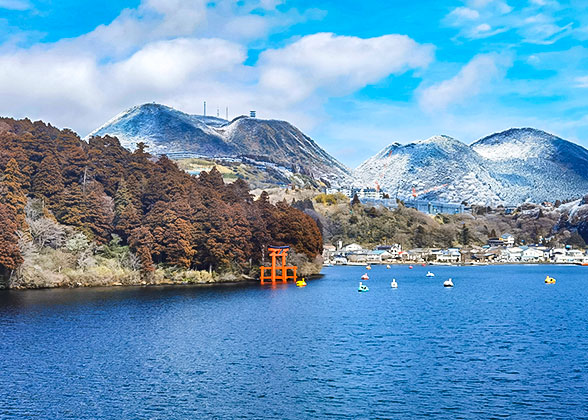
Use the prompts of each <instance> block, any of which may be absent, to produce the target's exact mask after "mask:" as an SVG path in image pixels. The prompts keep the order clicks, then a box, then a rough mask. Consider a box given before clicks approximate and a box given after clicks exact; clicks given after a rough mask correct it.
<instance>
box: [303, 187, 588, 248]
mask: <svg viewBox="0 0 588 420" xmlns="http://www.w3.org/2000/svg"><path fill="white" fill-rule="evenodd" d="M586 202H588V197H587V198H586ZM294 206H295V207H297V208H299V209H301V210H303V211H305V212H306V213H307V214H309V215H310V216H312V217H313V218H315V219H316V220H317V223H318V225H319V226H320V227H321V230H322V234H323V237H324V238H325V241H326V242H328V243H332V244H336V243H337V242H338V241H342V242H343V243H344V244H349V243H352V242H357V243H360V244H362V245H365V246H374V245H378V244H386V243H387V244H391V243H399V244H401V245H402V246H403V248H405V249H410V248H421V247H424V248H437V247H443V248H446V247H451V246H472V245H477V246H481V245H485V244H486V243H487V242H488V239H489V238H494V237H497V236H500V235H502V234H505V233H509V234H511V235H513V236H514V237H515V240H516V242H517V243H524V244H533V243H538V244H543V245H547V246H556V245H572V246H574V247H578V248H583V247H585V246H586V243H585V242H584V238H583V237H582V236H581V234H582V233H583V232H588V228H586V230H585V231H583V230H582V228H583V226H584V225H582V220H585V219H588V216H586V214H588V210H587V213H585V214H584V215H582V212H579V211H578V212H576V213H575V214H577V215H579V217H575V218H571V220H570V222H569V223H568V222H567V221H568V217H567V216H566V213H565V212H564V213H562V212H561V211H560V210H559V209H558V208H557V207H545V206H542V205H538V204H529V203H526V204H523V205H521V206H520V207H519V208H517V209H516V210H514V211H513V212H512V213H509V214H507V213H506V212H505V211H504V208H502V209H501V208H496V209H491V208H486V207H475V208H474V209H473V212H472V214H456V215H446V214H439V215H436V216H434V217H433V216H430V215H427V214H424V213H421V212H419V211H417V210H415V209H412V208H408V207H405V206H404V205H402V204H400V205H399V207H398V208H397V209H393V210H391V209H386V208H380V207H378V208H376V207H372V206H366V205H362V204H361V203H357V202H356V203H352V202H350V200H349V199H346V200H343V199H339V198H337V197H335V196H331V197H328V196H327V197H324V195H318V196H316V197H315V198H314V199H313V201H311V200H308V199H307V200H305V201H298V202H296V203H294ZM584 218H585V219H584ZM563 222H565V223H563ZM586 225H588V223H587V224H586Z"/></svg>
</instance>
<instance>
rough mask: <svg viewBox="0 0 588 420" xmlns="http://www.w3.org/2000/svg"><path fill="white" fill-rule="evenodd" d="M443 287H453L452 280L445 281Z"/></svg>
mask: <svg viewBox="0 0 588 420" xmlns="http://www.w3.org/2000/svg"><path fill="white" fill-rule="evenodd" d="M443 287H453V280H451V278H449V279H447V280H445V281H444V282H443Z"/></svg>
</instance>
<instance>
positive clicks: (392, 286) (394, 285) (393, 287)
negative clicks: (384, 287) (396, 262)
mask: <svg viewBox="0 0 588 420" xmlns="http://www.w3.org/2000/svg"><path fill="white" fill-rule="evenodd" d="M390 287H391V288H392V289H398V283H396V279H392V283H390Z"/></svg>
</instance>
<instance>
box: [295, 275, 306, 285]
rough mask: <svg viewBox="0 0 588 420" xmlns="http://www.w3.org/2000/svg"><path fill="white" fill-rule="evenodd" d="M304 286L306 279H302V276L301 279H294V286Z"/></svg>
mask: <svg viewBox="0 0 588 420" xmlns="http://www.w3.org/2000/svg"><path fill="white" fill-rule="evenodd" d="M305 286H306V280H304V277H303V278H302V280H298V281H296V287H305Z"/></svg>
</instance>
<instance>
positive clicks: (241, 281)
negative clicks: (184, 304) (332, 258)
mask: <svg viewBox="0 0 588 420" xmlns="http://www.w3.org/2000/svg"><path fill="white" fill-rule="evenodd" d="M216 276H217V277H216V279H214V277H213V279H214V280H212V281H174V280H170V279H165V280H161V281H156V282H148V281H145V280H143V281H137V282H125V283H122V282H110V283H99V282H96V283H86V284H82V283H79V282H77V283H68V284H55V285H51V286H32V287H26V286H22V285H19V286H16V287H6V286H5V285H1V286H0V293H1V292H3V291H20V290H66V289H98V288H105V289H110V288H117V287H118V288H129V287H144V288H152V287H169V286H194V287H213V286H221V285H222V286H238V285H253V284H260V280H259V279H258V278H253V277H250V276H247V275H244V274H243V275H241V276H239V277H232V276H231V277H226V274H225V275H223V274H217V275H216ZM299 277H300V278H302V277H304V278H305V279H306V280H317V279H319V278H322V277H324V274H323V273H316V274H311V275H306V276H299ZM288 283H292V284H293V282H292V281H288ZM271 284H272V283H271V282H266V283H265V285H271ZM276 284H283V283H282V282H281V281H279V282H276Z"/></svg>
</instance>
